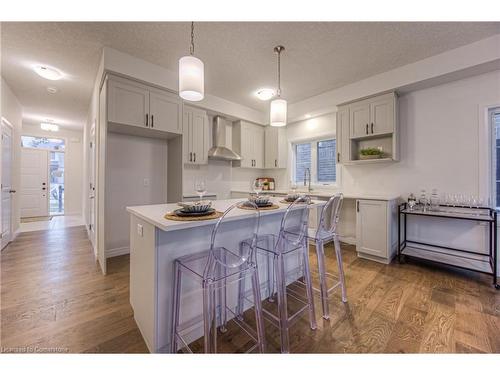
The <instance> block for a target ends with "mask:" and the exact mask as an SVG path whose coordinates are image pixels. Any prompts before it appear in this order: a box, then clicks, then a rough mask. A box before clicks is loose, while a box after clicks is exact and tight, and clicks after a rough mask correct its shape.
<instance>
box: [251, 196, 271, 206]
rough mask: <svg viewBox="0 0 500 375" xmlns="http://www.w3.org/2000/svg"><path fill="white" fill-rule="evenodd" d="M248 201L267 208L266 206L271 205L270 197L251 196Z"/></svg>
mask: <svg viewBox="0 0 500 375" xmlns="http://www.w3.org/2000/svg"><path fill="white" fill-rule="evenodd" d="M248 200H249V201H250V202H253V203H255V204H256V205H257V206H265V205H266V204H269V197H263V196H251V197H250V198H249V199H248Z"/></svg>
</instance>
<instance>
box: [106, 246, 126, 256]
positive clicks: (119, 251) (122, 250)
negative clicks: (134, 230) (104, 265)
mask: <svg viewBox="0 0 500 375" xmlns="http://www.w3.org/2000/svg"><path fill="white" fill-rule="evenodd" d="M129 253H130V248H129V247H128V246H126V247H118V248H116V249H106V258H113V257H117V256H120V255H125V254H129Z"/></svg>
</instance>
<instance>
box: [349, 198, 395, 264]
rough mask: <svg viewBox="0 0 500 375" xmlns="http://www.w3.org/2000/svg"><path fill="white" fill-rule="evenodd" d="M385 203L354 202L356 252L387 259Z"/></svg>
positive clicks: (370, 201)
mask: <svg viewBox="0 0 500 375" xmlns="http://www.w3.org/2000/svg"><path fill="white" fill-rule="evenodd" d="M387 233H388V227H387V202H386V201H376V200H358V201H357V202H356V250H357V251H358V252H360V253H364V254H368V255H372V256H376V257H381V258H387V256H388V250H387V249H388V238H387V237H388V236H387Z"/></svg>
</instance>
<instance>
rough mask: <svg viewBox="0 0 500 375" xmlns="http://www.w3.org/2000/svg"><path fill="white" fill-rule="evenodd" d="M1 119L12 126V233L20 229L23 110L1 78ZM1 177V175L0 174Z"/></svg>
mask: <svg viewBox="0 0 500 375" xmlns="http://www.w3.org/2000/svg"><path fill="white" fill-rule="evenodd" d="M0 92H1V93H0V98H1V99H0V102H1V112H0V114H1V117H2V118H5V119H6V120H7V121H8V122H9V123H10V124H11V125H12V150H13V155H12V188H13V189H14V190H17V191H18V193H17V194H12V213H13V214H12V233H13V234H14V233H15V232H16V231H17V230H18V229H19V224H20V222H21V218H20V213H21V210H20V200H19V197H20V194H19V192H20V189H21V188H20V186H21V127H22V119H23V110H22V107H21V103H20V102H19V100H18V99H17V97H16V96H15V95H14V93H13V92H12V90H11V88H10V87H9V85H7V82H6V81H5V80H4V79H3V78H1V89H0ZM0 175H1V173H0Z"/></svg>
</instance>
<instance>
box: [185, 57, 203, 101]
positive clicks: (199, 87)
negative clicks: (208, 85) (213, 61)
mask: <svg viewBox="0 0 500 375" xmlns="http://www.w3.org/2000/svg"><path fill="white" fill-rule="evenodd" d="M179 95H180V97H181V98H182V99H184V100H189V101H191V102H197V101H200V100H202V99H203V97H204V96H205V68H204V66H203V61H201V60H200V59H198V58H196V57H194V56H184V57H181V58H180V59H179Z"/></svg>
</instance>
